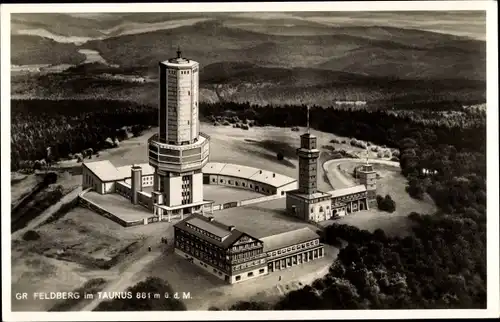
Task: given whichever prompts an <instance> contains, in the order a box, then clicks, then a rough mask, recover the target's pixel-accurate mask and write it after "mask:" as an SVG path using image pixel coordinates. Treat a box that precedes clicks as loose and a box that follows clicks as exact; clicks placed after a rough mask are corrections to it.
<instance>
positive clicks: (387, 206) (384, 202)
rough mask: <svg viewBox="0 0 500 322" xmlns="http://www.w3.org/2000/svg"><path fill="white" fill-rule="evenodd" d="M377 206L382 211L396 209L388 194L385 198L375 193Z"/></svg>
mask: <svg viewBox="0 0 500 322" xmlns="http://www.w3.org/2000/svg"><path fill="white" fill-rule="evenodd" d="M377 206H378V209H379V210H382V211H387V212H394V211H395V210H396V203H395V202H394V200H392V198H391V196H389V195H386V196H385V198H383V197H382V196H381V195H377Z"/></svg>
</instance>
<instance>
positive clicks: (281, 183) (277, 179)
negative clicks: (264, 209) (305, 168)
mask: <svg viewBox="0 0 500 322" xmlns="http://www.w3.org/2000/svg"><path fill="white" fill-rule="evenodd" d="M203 184H211V185H222V186H229V187H233V188H239V189H246V190H252V191H255V192H259V193H262V194H263V195H284V194H285V192H286V191H289V190H295V189H297V180H296V179H294V178H290V177H287V176H285V175H282V174H279V173H275V172H271V171H266V170H263V169H257V168H253V167H249V166H244V165H239V164H231V163H220V162H209V163H207V164H206V165H205V166H204V167H203Z"/></svg>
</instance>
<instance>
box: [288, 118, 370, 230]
mask: <svg viewBox="0 0 500 322" xmlns="http://www.w3.org/2000/svg"><path fill="white" fill-rule="evenodd" d="M308 113H309V111H308ZM308 119H309V116H308ZM316 145H317V139H316V137H315V136H314V135H311V134H310V133H309V130H308V133H305V134H302V135H301V136H300V148H299V149H297V155H298V157H299V184H298V186H299V188H298V189H297V190H291V191H287V192H286V210H287V213H288V214H289V215H291V216H294V217H298V218H300V219H302V220H305V221H310V222H321V221H325V220H329V219H332V218H335V217H339V216H345V215H347V214H350V213H352V212H356V211H360V210H367V209H369V204H370V202H372V201H373V200H375V197H376V190H377V183H376V179H377V174H376V172H375V171H374V170H373V167H372V165H371V164H369V163H368V161H367V163H366V164H364V165H363V166H361V167H360V168H359V169H358V170H357V172H356V173H357V176H358V177H359V180H360V183H362V184H361V185H358V186H353V187H348V188H344V189H337V190H332V191H329V192H322V191H319V190H318V189H317V172H318V170H317V169H318V158H319V150H318V149H317V146H316Z"/></svg>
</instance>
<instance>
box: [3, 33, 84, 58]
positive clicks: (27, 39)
mask: <svg viewBox="0 0 500 322" xmlns="http://www.w3.org/2000/svg"><path fill="white" fill-rule="evenodd" d="M10 46H11V58H10V59H11V63H12V64H13V65H33V64H49V65H52V64H54V65H58V64H79V63H81V62H83V61H84V60H85V55H82V54H80V53H78V47H77V46H76V45H74V44H62V43H58V42H56V41H54V40H52V39H48V38H42V37H38V36H28V35H15V36H12V37H11V45H10Z"/></svg>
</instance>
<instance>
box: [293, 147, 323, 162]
mask: <svg viewBox="0 0 500 322" xmlns="http://www.w3.org/2000/svg"><path fill="white" fill-rule="evenodd" d="M297 155H298V156H299V157H301V158H310V159H312V158H319V150H318V149H312V150H309V149H304V148H298V149H297Z"/></svg>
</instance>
